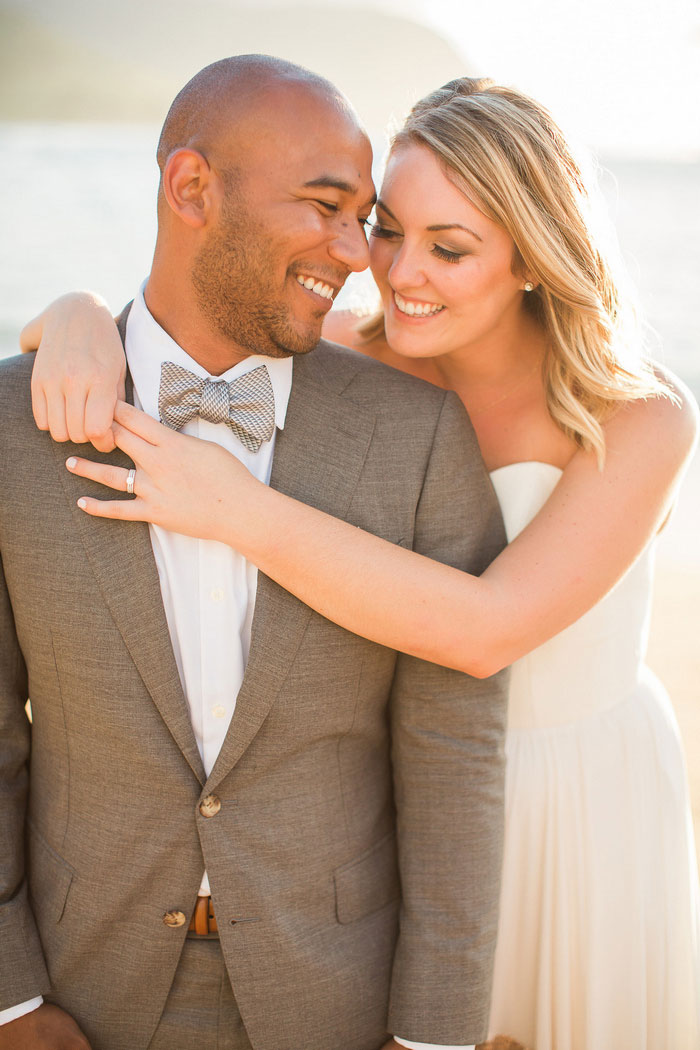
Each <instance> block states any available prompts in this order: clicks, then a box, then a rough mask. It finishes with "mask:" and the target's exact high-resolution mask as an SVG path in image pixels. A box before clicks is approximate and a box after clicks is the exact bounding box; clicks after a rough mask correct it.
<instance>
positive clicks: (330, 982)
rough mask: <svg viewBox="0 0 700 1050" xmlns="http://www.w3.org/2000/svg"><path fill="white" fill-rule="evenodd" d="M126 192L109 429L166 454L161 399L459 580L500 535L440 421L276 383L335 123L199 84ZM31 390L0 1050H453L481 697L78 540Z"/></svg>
mask: <svg viewBox="0 0 700 1050" xmlns="http://www.w3.org/2000/svg"><path fill="white" fill-rule="evenodd" d="M158 161H159V166H160V168H161V185H160V191H159V199H158V216H159V232H158V240H157V244H156V250H155V256H154V261H153V268H152V271H151V275H150V277H149V279H148V282H147V284H146V286H145V289H144V292H143V294H142V295H139V296H137V298H136V300H135V302H134V304H133V306H132V308H131V311H130V312H128V311H125V314H124V315H123V316H122V319H121V330H122V334H123V338H124V340H125V348H126V356H127V360H128V365H129V372H130V376H131V383H130V387H129V392H130V393H131V394H132V396H133V398H134V400H135V401H136V402H137V403H138V404H140V405H141V406H142V407H143V408H144V409H145V410H146V411H149V412H150V413H151V414H152V415H158V414H159V413H160V414H161V415H163V416H164V417H166V418H167V417H168V414H169V413H174V419H175V420H176V421H179V422H183V420H184V417H181V416H178V413H180V412H181V411H182V406H181V405H179V404H178V403H177V396H176V395H177V390H178V388H179V387H180V388H181V387H182V386H183V385H184V386H187V385H188V384H189V385H190V386H192V382H194V387H195V388H196V389H197V390H198V397H199V401H200V402H201V403H199V408H198V411H199V414H200V416H201V418H197V417H196V412H195V413H192V414H191V415H192V416H194V418H190V417H188V420H187V422H186V425H185V427H184V429H185V430H186V431H187V432H188V433H193V434H195V435H197V436H200V437H204V438H207V439H208V440H215V441H218V442H219V443H220V444H223V445H224V446H225V447H227V448H228V449H229V450H230V451H232V452H233V453H234V454H235V455H238V456H239V458H241V459H243V460H244V462H245V463H246V465H247V466H249V468H250V469H251V470H253V471H254V472H255V473H256V474H257V476H258V477H260V478H261V479H262V480H265V481H267V480H269V481H270V483H271V484H273V485H274V486H275V487H277V488H280V489H283V490H284V491H286V492H288V493H290V494H292V495H294V496H297V497H298V498H300V499H303V500H305V501H306V502H309V503H312V504H314V505H316V506H318V507H321V508H322V509H324V510H327V511H329V512H330V513H333V514H336V515H338V516H341V517H345V518H346V519H347V520H349V521H351V522H353V523H354V524H356V525H358V526H361V527H364V528H367V529H369V530H371V531H373V532H375V533H377V534H378V535H381V536H384V537H385V538H388V539H391V540H394V541H395V542H399V543H404V544H406V545H410V546H413V547H414V548H415V549H416V550H419V551H421V552H423V553H425V554H427V555H429V556H433V557H436V558H439V559H441V560H443V561H446V562H450V563H452V564H455V565H460V566H462V567H463V568H465V569H468V570H469V571H472V572H478V571H480V570H481V569H483V567H484V566H485V565H486V564H488V562H489V561H490V560H491V558H492V557H493V556H494V555H495V554H496V553H497V551H498V549H499V548H500V546H501V545H502V543H503V534H502V526H501V524H500V519H499V516H498V512H497V509H496V506H495V501H494V498H493V494H492V493H491V491H490V488H489V486H488V483H487V480H486V478H485V473H484V468H483V465H482V464H481V461H480V458H479V456H478V450H477V446H476V442H475V440H474V437H473V434H471V432H470V431H469V429H468V425H467V423H466V420H465V417H464V413H463V411H462V410H461V406H459V404H458V402H457V400H456V398H454V397H453V395H450V394H445V393H444V392H442V391H439V390H437V389H436V388H432V387H427V386H425V385H424V384H421V383H419V382H417V381H415V380H413V379H412V378H409V377H407V376H404V375H401V374H399V373H396V372H393V371H391V370H388V369H385V368H384V367H383V366H381V365H379V364H377V363H375V362H372V361H369V360H367V359H365V358H362V357H360V356H359V355H353V354H351V353H349V352H348V353H345V352H343V351H341V350H340V349H339V348H332V347H329V346H328V345H327V344H325V345H324V344H323V343H321V344H320V345H319V346H318V348H317V349H315V350H314V353H313V354H310V355H309V356H306V355H307V353H308V352H309V351H310V350H312V349H313V348H314V347H315V346H316V344H317V343H318V339H319V335H320V329H321V324H322V320H323V317H324V316H325V314H326V312H327V310H328V309H329V307H330V303H331V297H332V295H333V294H334V292H336V291H337V290H338V289H339V288H340V287H341V285H342V284H343V282H344V281H345V279H346V277H347V276H348V274H349V273H350V272H351V271H353V270H360V269H363V268H364V267H365V266H366V264H367V247H366V241H365V238H364V232H363V230H362V226H363V224H364V222H365V220H366V218H367V215H368V213H369V211H370V208H371V206H372V202H373V187H372V183H371V177H370V163H371V152H370V148H369V144H368V141H367V139H366V136H365V134H364V132H363V131H362V129H361V128H360V127H359V126H358V124H357V121H356V118H355V116H354V114H353V113H352V111H351V110H350V108H349V107H348V104H347V102H346V101H345V99H344V98H343V97H342V96H340V95H339V93H338V92H337V91H336V90H335V89H334V88H333V87H332V86H331V85H330V84H328V83H327V82H326V81H324V80H322V79H320V78H318V77H315V76H314V75H312V74H310V73H308V72H306V71H305V70H301V69H299V68H298V67H295V66H292V65H290V64H289V63H285V62H281V61H278V60H274V59H269V58H263V57H261V56H243V57H238V58H234V59H227V60H224V61H222V62H218V63H215V64H214V65H213V66H209V67H207V69H205V70H203V71H202V72H201V73H200V74H198V75H197V76H196V77H195V78H194V79H193V80H192V81H191V82H190V83H189V84H188V85H187V86H186V87H185V88H184V89H183V91H182V92H181V93H180V95H179V96H178V97H177V99H176V100H175V102H174V103H173V106H172V108H171V111H170V113H169V114H168V117H167V119H166V122H165V126H164V128H163V132H162V135H161V141H160V144H159V151H158ZM166 361H169V362H171V364H169V365H165V366H164V367H163V363H164V362H166ZM30 373H31V361H28V360H22V359H17V360H13V361H10V362H7V363H5V364H4V365H3V368H2V375H3V388H4V398H3V411H2V419H1V422H0V426H1V427H2V443H3V449H4V455H3V459H2V464H1V470H2V474H1V480H2V485H3V493H4V501H3V503H4V506H3V510H2V515H1V519H0V542H1V544H2V547H1V550H2V559H3V569H4V577H5V585H4V586H3V588H2V621H1V623H2V631H3V643H4V644H3V651H2V657H1V658H0V659H1V661H2V662H1V664H0V689H1V690H2V692H1V695H0V720H1V730H2V741H3V743H2V751H1V753H0V761H1V763H2V765H1V773H2V776H1V779H0V790H1V791H2V800H3V806H4V813H6V814H7V816H5V817H4V818H3V823H2V836H3V838H2V842H1V843H0V847H1V848H0V865H2V883H1V888H0V900H1V901H2V905H1V906H0V929H1V930H2V962H1V967H2V972H1V981H0V996H1V998H0V1010H3V1011H6V1012H5V1013H4V1015H0V1020H4V1021H5V1022H6V1024H5V1025H3V1026H2V1027H0V1048H2V1050H5V1048H7V1047H10V1046H12V1047H13V1050H17V1048H24V1047H32V1048H33V1050H49V1048H51V1050H68V1048H81V1050H82V1048H84V1047H86V1046H91V1047H93V1050H141V1048H143V1050H145V1048H146V1047H151V1048H152V1050H180V1048H185V1047H196V1048H197V1050H200V1048H201V1050H206V1048H207V1047H209V1046H212V1047H215V1046H216V1047H219V1048H222V1050H223V1048H224V1047H227V1048H228V1047H230V1048H233V1050H249V1048H251V1047H254V1048H255V1050H302V1048H303V1050H331V1048H336V1047H342V1048H343V1050H377V1048H379V1047H381V1046H382V1045H383V1044H384V1043H385V1042H386V1040H387V1039H389V1038H390V1034H391V1033H393V1034H395V1036H396V1037H397V1039H398V1040H399V1044H398V1045H406V1046H409V1047H410V1046H416V1045H421V1044H424V1043H426V1042H431V1043H435V1044H441V1045H454V1044H461V1045H465V1044H468V1043H470V1042H475V1041H477V1040H478V1039H480V1038H483V1037H484V1035H485V1023H486V1017H487V1014H488V998H489V983H490V976H491V962H492V953H493V947H494V939H495V922H496V909H497V899H498V874H499V868H500V836H501V820H502V816H501V805H502V801H501V800H502V795H501V790H502V773H503V769H502V754H501V750H502V748H501V745H502V740H501V734H502V730H503V721H504V682H503V679H502V677H500V676H499V677H497V678H496V679H492V680H489V681H481V682H480V681H475V680H472V679H469V678H467V677H466V676H464V675H461V674H459V673H457V672H453V671H448V670H445V669H442V668H438V667H436V666H434V665H429V664H424V663H422V662H421V661H418V660H414V659H410V658H408V657H405V656H402V655H398V654H396V653H394V652H391V651H389V650H387V649H383V648H382V647H380V646H377V645H374V644H372V643H370V642H367V641H365V640H363V639H360V638H358V637H356V636H354V635H351V634H349V633H348V632H345V631H343V630H341V629H340V628H338V627H336V626H335V625H333V624H331V623H329V622H328V621H326V620H324V619H323V618H322V617H320V616H317V615H316V614H313V613H312V612H311V610H310V609H308V608H307V607H305V606H303V605H302V604H301V603H300V602H298V601H297V600H296V599H295V598H293V597H292V596H291V595H289V594H287V593H285V592H284V591H282V590H281V589H280V588H278V587H277V586H276V585H274V584H273V583H272V582H271V581H270V580H268V579H267V578H265V577H263V576H260V578H259V579H258V578H257V574H256V571H255V569H254V568H253V566H251V565H249V564H247V563H245V562H244V561H243V559H242V558H241V557H240V556H239V555H237V554H236V552H234V551H231V550H230V549H228V548H222V547H221V545H219V544H214V543H207V542H205V541H197V540H193V539H189V538H187V537H182V536H177V535H175V534H173V533H167V532H166V531H165V530H162V529H157V528H155V527H154V528H152V529H151V530H150V532H149V529H148V528H147V527H146V526H141V525H136V526H135V525H133V524H127V523H117V522H107V521H101V520H99V519H90V518H87V517H86V516H85V515H83V514H82V513H81V511H80V510H79V509H78V508H77V507H76V505H75V504H76V500H77V498H78V496H80V495H82V494H84V493H85V491H86V483H85V481H83V480H81V479H79V478H75V477H72V476H71V475H69V474H68V473H67V471H66V469H65V466H64V462H65V458H66V452H68V454H70V453H71V451H72V450H71V448H70V447H69V448H68V449H67V450H66V448H65V446H60V445H55V444H53V443H52V442H51V440H50V439H49V437H48V435H47V434H42V433H39V432H37V431H36V430H35V429H34V427H33V425H32V422H31V414H30V392H29V384H30ZM190 373H194V375H190ZM188 376H189V378H188ZM183 377H184V378H183ZM159 379H160V381H161V385H160V389H159V386H158V380H159ZM220 379H223V380H225V381H226V382H227V383H230V384H231V387H230V390H231V393H230V394H229V393H226V394H225V395H224V394H223V393H222V391H223V388H222V386H221V383H220V381H219V380H220ZM212 380H213V381H212ZM132 387H133V389H132ZM228 389H229V388H228V387H227V388H226V390H228ZM222 396H223V397H224V400H225V401H226V405H225V408H224V409H222V401H221V398H222ZM229 397H230V400H231V405H232V408H231V413H230V415H231V418H230V420H229V406H228V401H229ZM273 400H274V405H273ZM236 402H242V403H243V407H244V408H245V410H246V411H245V412H243V413H242V414H238V415H237V413H236ZM222 411H223V413H224V414H223V416H222V414H221V413H222ZM222 420H225V421H222ZM273 450H274V462H273V456H272V453H273ZM75 451H76V452H78V453H80V452H81V451H84V450H81V449H79V448H76V449H75ZM106 458H107V460H108V461H110V462H113V463H116V464H119V465H121V466H124V465H127V466H128V465H129V464H128V460H127V459H126V458H125V457H124V456H123V455H122V454H121V453H112V454H110V455H109V456H107V457H106ZM95 491H98V490H97V488H96V487H95ZM310 542H313V537H310ZM253 614H254V615H253ZM28 696H29V697H31V702H32V713H33V726H32V732H31V737H32V741H31V756H30V753H29V736H30V732H29V724H28V722H27V719H26V716H25V713H24V705H25V701H26V699H27V697H28ZM390 747H391V751H392V755H391V760H390ZM25 836H26V844H27V846H26V860H25V855H24V850H23V841H24V838H25ZM397 839H398V846H397ZM399 912H400V917H399ZM41 996H43V997H44V1001H43V1003H42V1002H41V999H40V997H41ZM392 1045H393V1044H392Z"/></svg>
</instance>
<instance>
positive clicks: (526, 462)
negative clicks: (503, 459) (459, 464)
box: [489, 459, 564, 477]
mask: <svg viewBox="0 0 700 1050" xmlns="http://www.w3.org/2000/svg"><path fill="white" fill-rule="evenodd" d="M513 467H544V468H545V469H546V470H553V471H554V472H555V473H556V474H558V475H561V474H563V473H564V471H563V470H562V469H561V467H557V466H555V465H554V463H545V462H544V460H541V459H522V460H518V461H517V462H515V463H506V464H505V465H504V466H502V467H496V468H495V469H494V470H490V471H489V475H490V476H491V477H493V476H494V474H500V473H502V472H503V471H504V470H512V469H513Z"/></svg>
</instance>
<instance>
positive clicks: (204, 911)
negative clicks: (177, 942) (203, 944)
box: [189, 897, 219, 937]
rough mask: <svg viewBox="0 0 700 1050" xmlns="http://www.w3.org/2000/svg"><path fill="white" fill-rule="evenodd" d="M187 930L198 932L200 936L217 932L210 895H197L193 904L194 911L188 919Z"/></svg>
mask: <svg viewBox="0 0 700 1050" xmlns="http://www.w3.org/2000/svg"><path fill="white" fill-rule="evenodd" d="M189 931H190V933H196V934H198V935H199V936H200V937H206V936H208V935H209V934H210V933H218V932H219V927H218V926H217V925H216V916H215V915H214V905H213V904H212V902H211V897H197V903H196V904H195V906H194V912H193V914H192V918H191V919H190V925H189Z"/></svg>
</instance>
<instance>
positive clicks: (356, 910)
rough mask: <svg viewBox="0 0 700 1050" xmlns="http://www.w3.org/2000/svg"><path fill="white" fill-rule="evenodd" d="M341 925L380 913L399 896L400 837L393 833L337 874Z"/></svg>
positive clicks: (337, 909) (337, 904) (336, 894)
mask: <svg viewBox="0 0 700 1050" xmlns="http://www.w3.org/2000/svg"><path fill="white" fill-rule="evenodd" d="M333 878H334V881H335V907H336V915H337V918H338V922H340V923H343V924H346V923H349V922H355V921H356V920H357V919H362V918H364V916H365V915H371V914H372V912H375V911H379V909H380V908H383V907H384V906H385V905H386V904H389V903H390V902H391V901H393V900H396V899H397V898H398V896H399V885H400V884H399V867H398V860H397V857H396V835H395V834H394V832H393V831H390V832H389V834H388V835H385V836H384V838H383V839H380V840H379V842H377V843H375V845H374V846H372V847H370V849H368V850H365V852H364V853H361V854H360V856H359V857H355V859H354V860H351V861H349V862H348V863H347V864H342V865H341V866H340V867H339V868H336V869H335V871H334V873H333Z"/></svg>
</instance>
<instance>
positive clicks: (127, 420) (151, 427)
mask: <svg viewBox="0 0 700 1050" xmlns="http://www.w3.org/2000/svg"><path fill="white" fill-rule="evenodd" d="M114 418H115V420H116V421H117V423H121V425H122V426H123V427H125V428H126V429H127V430H130V431H131V433H132V434H137V435H138V436H139V437H141V438H143V439H144V440H145V441H148V442H149V443H150V444H151V445H160V444H162V442H163V441H167V440H168V436H169V435H172V434H174V433H175V431H173V430H171V429H170V428H169V427H166V426H163V424H162V423H159V422H158V420H157V419H153V417H152V416H148V415H146V413H145V412H141V411H140V409H138V408H134V406H133V405H130V404H129V403H128V402H127V401H117V405H116V408H115V410H114Z"/></svg>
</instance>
